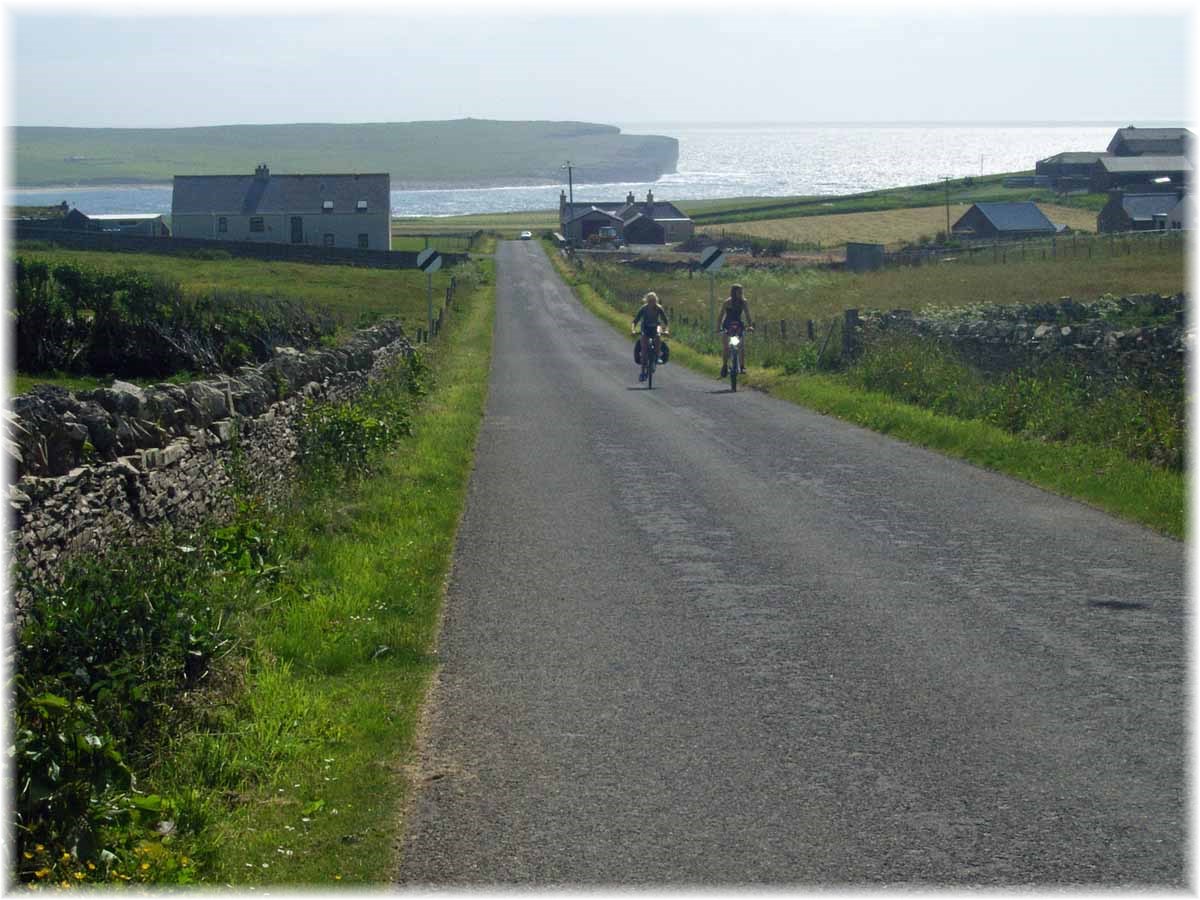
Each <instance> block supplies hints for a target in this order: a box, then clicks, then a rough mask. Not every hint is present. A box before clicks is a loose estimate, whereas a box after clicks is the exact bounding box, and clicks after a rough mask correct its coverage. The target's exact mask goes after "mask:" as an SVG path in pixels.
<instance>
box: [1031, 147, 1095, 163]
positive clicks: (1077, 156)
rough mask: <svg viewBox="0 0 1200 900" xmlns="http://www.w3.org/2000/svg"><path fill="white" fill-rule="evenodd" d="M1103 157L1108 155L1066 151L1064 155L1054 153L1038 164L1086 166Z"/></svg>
mask: <svg viewBox="0 0 1200 900" xmlns="http://www.w3.org/2000/svg"><path fill="white" fill-rule="evenodd" d="M1104 156H1108V154H1107V153H1099V152H1081V151H1074V150H1068V151H1067V152H1065V153H1055V154H1054V155H1053V156H1047V157H1046V158H1045V159H1043V160H1040V162H1043V163H1057V164H1058V165H1081V164H1082V165H1086V164H1089V163H1094V162H1096V161H1097V160H1099V159H1100V158H1101V157H1104Z"/></svg>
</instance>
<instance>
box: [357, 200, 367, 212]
mask: <svg viewBox="0 0 1200 900" xmlns="http://www.w3.org/2000/svg"><path fill="white" fill-rule="evenodd" d="M354 208H355V209H356V210H358V211H359V212H366V211H367V201H366V200H359V201H358V203H356V204H355V205H354Z"/></svg>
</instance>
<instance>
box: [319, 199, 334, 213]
mask: <svg viewBox="0 0 1200 900" xmlns="http://www.w3.org/2000/svg"><path fill="white" fill-rule="evenodd" d="M321 212H327V213H331V212H333V201H332V200H322V201H321Z"/></svg>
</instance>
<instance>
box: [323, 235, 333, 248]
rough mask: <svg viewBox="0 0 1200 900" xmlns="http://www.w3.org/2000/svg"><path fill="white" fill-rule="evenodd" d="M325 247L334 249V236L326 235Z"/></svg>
mask: <svg viewBox="0 0 1200 900" xmlns="http://www.w3.org/2000/svg"><path fill="white" fill-rule="evenodd" d="M325 246H326V247H332V246H333V235H332V234H326V235H325Z"/></svg>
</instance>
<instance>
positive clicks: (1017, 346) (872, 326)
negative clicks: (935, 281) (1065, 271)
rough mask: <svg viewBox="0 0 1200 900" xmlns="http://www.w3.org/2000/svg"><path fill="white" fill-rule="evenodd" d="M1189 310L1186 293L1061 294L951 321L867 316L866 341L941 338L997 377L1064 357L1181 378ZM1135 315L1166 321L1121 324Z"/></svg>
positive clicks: (1151, 376) (1139, 375)
mask: <svg viewBox="0 0 1200 900" xmlns="http://www.w3.org/2000/svg"><path fill="white" fill-rule="evenodd" d="M1186 305H1187V304H1186V297H1185V295H1184V294H1177V295H1174V296H1162V295H1159V294H1136V295H1131V296H1128V297H1121V298H1105V299H1101V300H1097V301H1094V302H1088V303H1081V302H1076V301H1074V300H1072V299H1071V298H1069V297H1063V298H1062V299H1061V300H1059V301H1058V302H1057V303H1040V304H1030V305H1024V306H1019V305H1018V306H986V307H978V308H975V309H971V310H968V311H965V312H961V313H956V314H954V315H949V316H946V317H928V316H927V317H919V316H916V315H914V314H913V313H912V312H911V311H908V310H903V309H898V310H892V311H890V312H868V311H864V312H862V313H861V315H860V321H861V323H862V335H861V340H862V342H863V343H866V344H869V343H870V342H871V341H872V340H873V339H876V338H878V337H880V336H881V335H885V334H907V335H911V336H915V337H920V338H922V339H932V340H937V341H939V342H941V343H944V344H946V345H948V346H950V347H953V348H955V349H956V350H957V351H959V352H960V353H961V355H962V356H963V357H964V358H965V359H966V360H968V361H969V362H970V363H971V364H972V365H974V366H975V367H976V368H978V369H979V370H981V371H983V372H985V373H992V374H997V373H1004V372H1009V371H1012V370H1014V369H1023V368H1030V367H1036V366H1038V365H1040V364H1044V363H1046V362H1050V361H1054V360H1062V361H1064V362H1068V363H1071V364H1073V365H1081V366H1083V367H1084V368H1086V369H1087V370H1088V371H1089V372H1091V373H1092V374H1094V375H1097V376H1100V377H1106V378H1112V377H1116V376H1122V377H1133V378H1136V379H1144V380H1150V381H1161V379H1163V378H1167V379H1171V380H1176V379H1182V377H1183V371H1184V363H1185V359H1186V351H1187V343H1188V331H1187V322H1186ZM1133 310H1138V311H1140V312H1142V313H1144V314H1147V315H1148V316H1149V317H1151V318H1152V319H1153V320H1154V321H1157V322H1160V323H1165V324H1156V325H1149V326H1143V327H1134V326H1129V325H1122V324H1119V323H1120V322H1121V320H1122V316H1127V314H1129V313H1130V312H1131V311H1133Z"/></svg>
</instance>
